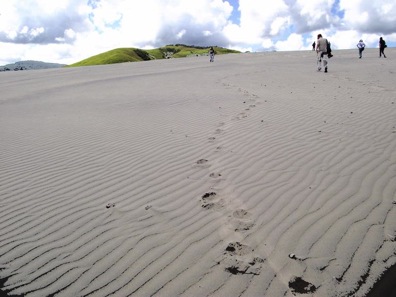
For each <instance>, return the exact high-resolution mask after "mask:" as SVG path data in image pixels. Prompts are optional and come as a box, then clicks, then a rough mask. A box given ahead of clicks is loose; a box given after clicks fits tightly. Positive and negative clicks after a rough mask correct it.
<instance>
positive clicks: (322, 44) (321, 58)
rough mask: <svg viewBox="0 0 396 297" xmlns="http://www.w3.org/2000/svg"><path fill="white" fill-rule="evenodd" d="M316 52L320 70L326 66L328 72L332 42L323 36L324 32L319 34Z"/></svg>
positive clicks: (325, 70)
mask: <svg viewBox="0 0 396 297" xmlns="http://www.w3.org/2000/svg"><path fill="white" fill-rule="evenodd" d="M316 53H317V55H318V56H317V62H316V64H317V66H318V71H321V70H322V66H323V68H324V72H325V73H327V67H328V61H327V58H331V57H332V56H333V55H332V54H331V48H330V42H328V41H327V39H326V38H323V36H322V34H318V40H317V41H316Z"/></svg>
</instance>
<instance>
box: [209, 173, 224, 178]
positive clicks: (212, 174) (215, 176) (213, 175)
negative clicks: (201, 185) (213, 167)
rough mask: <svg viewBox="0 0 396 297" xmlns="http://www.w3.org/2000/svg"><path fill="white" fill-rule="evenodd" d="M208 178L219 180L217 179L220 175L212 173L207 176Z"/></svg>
mask: <svg viewBox="0 0 396 297" xmlns="http://www.w3.org/2000/svg"><path fill="white" fill-rule="evenodd" d="M209 177H211V178H219V177H221V173H216V172H212V173H211V174H209Z"/></svg>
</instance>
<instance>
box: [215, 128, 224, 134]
mask: <svg viewBox="0 0 396 297" xmlns="http://www.w3.org/2000/svg"><path fill="white" fill-rule="evenodd" d="M223 131H224V130H222V129H216V131H215V134H221V133H223Z"/></svg>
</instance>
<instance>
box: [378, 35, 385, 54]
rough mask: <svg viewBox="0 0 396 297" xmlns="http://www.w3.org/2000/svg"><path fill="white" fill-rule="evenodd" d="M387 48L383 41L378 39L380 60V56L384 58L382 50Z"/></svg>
mask: <svg viewBox="0 0 396 297" xmlns="http://www.w3.org/2000/svg"><path fill="white" fill-rule="evenodd" d="M386 47H387V45H386V42H385V40H383V39H382V37H380V39H379V57H380V58H381V55H384V58H386V56H385V53H384V50H385V48H386Z"/></svg>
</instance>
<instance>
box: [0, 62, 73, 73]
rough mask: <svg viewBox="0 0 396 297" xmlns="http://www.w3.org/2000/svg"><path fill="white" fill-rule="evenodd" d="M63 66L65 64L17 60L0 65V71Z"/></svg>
mask: <svg viewBox="0 0 396 297" xmlns="http://www.w3.org/2000/svg"><path fill="white" fill-rule="evenodd" d="M65 66H67V65H66V64H58V63H47V62H41V61H33V60H27V61H19V62H15V63H13V64H7V65H4V66H0V71H19V70H37V69H48V68H61V67H65Z"/></svg>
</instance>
